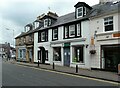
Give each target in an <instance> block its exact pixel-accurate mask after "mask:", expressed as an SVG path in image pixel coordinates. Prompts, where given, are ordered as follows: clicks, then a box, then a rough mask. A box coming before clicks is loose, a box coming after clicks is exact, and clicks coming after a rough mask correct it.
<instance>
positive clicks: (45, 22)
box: [44, 19, 51, 27]
mask: <svg viewBox="0 0 120 88" xmlns="http://www.w3.org/2000/svg"><path fill="white" fill-rule="evenodd" d="M50 25H51V19H45V20H44V27H48V26H50Z"/></svg>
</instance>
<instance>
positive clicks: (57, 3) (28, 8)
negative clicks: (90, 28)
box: [0, 0, 99, 46]
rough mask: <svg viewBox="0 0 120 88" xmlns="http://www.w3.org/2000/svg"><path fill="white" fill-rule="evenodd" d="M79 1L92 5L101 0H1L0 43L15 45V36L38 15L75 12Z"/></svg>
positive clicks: (60, 14)
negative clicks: (50, 12) (75, 6)
mask: <svg viewBox="0 0 120 88" xmlns="http://www.w3.org/2000/svg"><path fill="white" fill-rule="evenodd" d="M77 2H85V3H87V4H88V5H90V6H92V5H95V4H98V3H99V0H0V43H5V42H9V43H11V46H13V45H15V40H14V38H15V37H16V36H18V35H19V34H20V33H21V32H24V26H25V25H26V24H28V23H32V22H33V21H34V20H36V18H37V16H39V15H41V14H43V13H47V12H48V11H49V10H50V11H52V12H55V13H57V14H58V16H62V15H65V14H68V13H71V12H74V10H75V8H74V5H75V4H77ZM49 8H50V9H49Z"/></svg>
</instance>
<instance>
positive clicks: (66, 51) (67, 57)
mask: <svg viewBox="0 0 120 88" xmlns="http://www.w3.org/2000/svg"><path fill="white" fill-rule="evenodd" d="M64 66H70V47H67V48H64Z"/></svg>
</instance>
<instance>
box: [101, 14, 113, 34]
mask: <svg viewBox="0 0 120 88" xmlns="http://www.w3.org/2000/svg"><path fill="white" fill-rule="evenodd" d="M110 17H112V18H113V19H112V20H111V19H109V18H110ZM106 18H108V20H107V21H105V19H106ZM103 20H104V23H103V24H104V28H103V29H104V30H103V31H104V32H113V31H114V17H113V16H109V17H105V18H104V19H103ZM110 21H113V24H112V25H113V30H110V31H105V26H106V25H105V22H108V24H107V25H111V24H109V22H110Z"/></svg>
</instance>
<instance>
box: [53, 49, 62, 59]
mask: <svg viewBox="0 0 120 88" xmlns="http://www.w3.org/2000/svg"><path fill="white" fill-rule="evenodd" d="M53 60H54V61H61V48H60V47H55V48H53Z"/></svg>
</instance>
